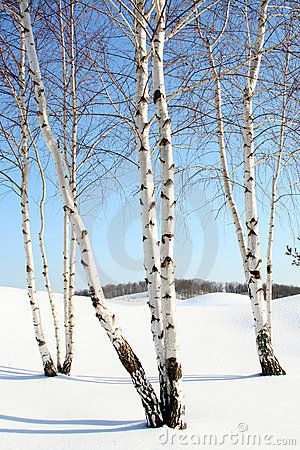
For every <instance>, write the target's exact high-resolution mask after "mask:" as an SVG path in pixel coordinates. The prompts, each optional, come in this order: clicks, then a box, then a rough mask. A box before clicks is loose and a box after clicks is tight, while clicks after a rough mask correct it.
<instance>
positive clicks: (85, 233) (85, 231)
mask: <svg viewBox="0 0 300 450" xmlns="http://www.w3.org/2000/svg"><path fill="white" fill-rule="evenodd" d="M87 234H88V231H87V230H82V233H81V239H83V238H84V237H85V236H87Z"/></svg>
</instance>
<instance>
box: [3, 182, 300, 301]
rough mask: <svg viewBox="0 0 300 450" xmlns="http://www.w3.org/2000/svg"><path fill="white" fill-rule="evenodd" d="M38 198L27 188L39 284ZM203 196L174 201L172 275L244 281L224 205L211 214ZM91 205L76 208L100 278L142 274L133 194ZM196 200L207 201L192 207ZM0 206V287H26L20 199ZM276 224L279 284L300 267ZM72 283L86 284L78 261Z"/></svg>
mask: <svg viewBox="0 0 300 450" xmlns="http://www.w3.org/2000/svg"><path fill="white" fill-rule="evenodd" d="M134 176H135V174H134V173H133V177H134ZM136 176H137V174H136ZM130 182H131V181H130ZM34 184H36V183H34ZM129 184H130V183H129ZM51 194H52V193H51V192H50V194H49V198H48V201H47V204H46V208H45V215H46V231H45V243H46V248H47V256H48V260H49V268H50V274H51V278H52V283H53V288H54V290H55V291H58V292H62V264H63V260H62V205H61V201H60V198H59V197H58V196H55V197H52V198H51ZM37 197H38V196H37V193H36V187H35V186H34V187H33V192H31V196H30V205H31V219H32V235H33V241H34V251H35V262H36V269H37V270H36V272H37V287H38V288H39V289H43V278H42V276H41V271H42V269H41V259H40V254H39V248H38V239H37V236H38V231H39V214H38V208H37V204H36V200H37ZM95 197H96V198H97V195H94V196H93V198H95ZM99 198H100V195H99ZM206 200H207V199H205V198H204V194H203V192H202V190H201V188H200V187H199V188H197V187H195V188H194V189H193V191H192V193H191V194H189V195H188V196H187V207H186V209H185V210H184V211H183V210H182V208H180V207H179V208H178V210H177V230H176V240H175V252H176V276H177V277H183V278H193V277H199V278H204V279H209V280H215V281H243V273H242V268H241V261H240V255H239V252H238V248H237V243H236V240H235V235H234V229H233V226H232V223H231V220H230V217H229V215H228V214H227V213H226V210H225V209H224V210H222V211H221V213H220V214H219V215H218V218H217V219H215V212H214V211H213V209H212V207H211V206H210V203H209V202H206ZM98 203H99V202H97V201H95V200H91V199H89V198H87V199H86V201H85V203H84V205H82V206H81V209H82V213H83V216H84V220H85V222H86V225H87V227H88V229H89V230H90V234H91V237H92V242H93V246H94V251H95V254H96V258H97V263H98V268H99V271H100V273H101V280H102V283H103V284H107V283H118V282H123V281H124V282H125V281H137V280H142V279H143V278H144V273H143V264H142V245H141V230H140V217H139V203H138V198H137V196H132V197H131V198H130V196H129V199H127V200H126V201H125V200H124V199H123V198H121V197H120V195H118V194H117V193H112V194H108V198H107V200H106V203H105V205H104V206H103V207H102V208H101V207H99V205H98ZM200 203H202V204H203V203H207V205H206V206H205V207H204V208H202V209H200V210H198V211H195V210H196V209H197V207H198V205H199V204H200ZM0 208H1V219H2V220H1V221H0V232H1V236H2V239H1V242H0V251H1V260H0V261H1V262H0V285H2V286H12V287H25V286H26V279H25V270H24V267H25V261H24V250H23V241H22V233H21V225H20V219H21V217H20V206H19V199H18V198H17V196H16V195H14V194H8V195H7V196H6V197H5V198H2V200H1V202H0ZM188 210H189V211H190V212H189V211H188ZM263 218H264V216H263V215H262V216H261V225H262V232H264V234H265V231H266V222H265V221H264V220H263ZM278 222H279V223H278V226H277V229H276V239H275V245H274V280H275V281H276V282H278V283H284V284H299V268H296V267H294V266H291V264H290V263H291V261H290V259H289V258H288V257H287V256H285V254H284V253H285V246H286V244H287V243H291V244H293V232H292V230H290V228H289V225H288V222H287V220H285V218H284V217H282V216H281V217H280V219H279V220H278ZM261 237H262V233H261ZM264 240H265V239H264ZM265 249H266V246H265V245H263V243H262V251H263V254H265ZM76 287H77V289H78V288H84V287H86V284H85V279H84V274H83V271H82V269H81V267H80V264H78V266H77V283H76Z"/></svg>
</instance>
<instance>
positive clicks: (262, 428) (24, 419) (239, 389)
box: [0, 288, 300, 450]
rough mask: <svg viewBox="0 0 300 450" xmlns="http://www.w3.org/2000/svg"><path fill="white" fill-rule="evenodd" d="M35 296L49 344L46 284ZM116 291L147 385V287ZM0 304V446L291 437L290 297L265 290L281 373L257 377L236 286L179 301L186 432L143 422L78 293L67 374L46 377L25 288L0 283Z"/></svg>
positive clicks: (297, 396)
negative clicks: (142, 291) (71, 362)
mask: <svg viewBox="0 0 300 450" xmlns="http://www.w3.org/2000/svg"><path fill="white" fill-rule="evenodd" d="M57 298H58V300H59V302H60V306H62V305H61V303H62V299H61V296H57ZM39 299H40V303H41V308H42V312H43V317H44V325H45V326H44V328H45V331H46V335H47V337H48V340H49V341H50V340H51V343H52V344H53V343H54V339H53V332H52V323H51V321H50V310H49V306H48V301H47V297H46V295H45V293H40V294H39ZM125 300H126V301H123V300H122V299H120V298H118V299H112V300H111V301H109V303H110V305H111V307H112V309H114V310H115V312H116V313H117V316H118V317H119V322H120V323H121V325H122V328H123V330H124V332H125V335H126V336H127V337H128V340H129V342H130V343H131V344H132V346H133V347H134V349H135V350H136V352H137V354H138V356H139V357H140V359H141V360H142V363H143V365H144V367H145V369H146V371H147V373H148V375H149V377H150V379H151V380H153V382H154V384H155V386H156V388H157V381H156V378H155V376H156V371H155V357H154V351H153V344H152V340H151V334H150V331H149V313H148V309H147V305H146V297H145V295H143V294H138V295H134V296H133V297H132V298H130V296H129V297H128V296H127V297H126V298H125ZM0 305H1V314H0V449H1V450H11V449H13V450H17V449H18V450H19V449H24V450H32V449H35V450H41V449H49V450H50V449H51V450H54V449H70V450H71V449H72V450H73V449H74V450H77V449H87V450H92V449H114V448H116V449H143V450H146V449H164V448H170V449H172V448H173V449H177V448H178V449H179V448H195V447H196V448H197V447H200V446H203V445H204V447H205V448H214V447H220V448H226V449H227V448H228V449H230V448H231V449H232V448H238V449H240V448H244V447H245V448H266V449H268V448H270V446H273V447H275V448H276V447H277V446H278V447H279V448H280V447H285V448H287V447H288V448H300V431H299V418H300V339H299V338H300V296H294V297H289V298H285V299H280V300H275V301H274V329H275V336H274V341H275V344H276V350H277V354H278V356H279V358H280V361H281V363H282V365H283V366H284V368H285V369H286V370H287V372H288V375H287V376H286V377H272V378H269V377H267V378H265V377H260V376H258V373H259V365H258V362H257V356H256V352H255V344H254V335H253V328H252V319H251V310H250V306H249V302H248V299H247V298H246V297H244V296H240V295H234V294H209V295H204V296H201V297H197V298H194V299H192V300H186V301H180V302H179V304H178V321H179V328H180V341H181V349H182V360H183V369H184V388H185V395H186V403H187V417H188V422H189V426H188V429H187V430H186V431H185V432H174V431H170V430H169V431H168V430H167V429H165V428H164V429H159V430H149V429H146V428H145V422H144V416H143V410H142V408H141V405H140V402H139V398H138V396H137V395H136V393H135V391H134V389H133V387H132V385H131V382H130V380H129V378H128V377H127V374H126V372H125V371H124V369H123V368H122V366H121V364H120V362H119V360H118V358H117V357H116V355H115V354H114V351H113V349H112V347H111V345H110V343H109V342H108V339H107V337H106V336H105V334H104V332H103V330H102V329H101V327H100V325H99V323H98V322H97V321H96V319H95V317H94V310H93V307H92V306H91V304H90V301H89V299H87V298H76V305H75V306H76V336H75V342H76V355H75V360H74V365H73V371H72V376H70V377H65V376H59V377H57V378H54V379H46V378H45V377H44V376H43V375H41V363H40V359H39V354H38V351H37V348H36V344H35V341H34V335H33V327H32V323H31V313H30V308H29V305H28V299H27V295H26V293H25V291H23V290H21V289H20V290H18V289H12V288H0ZM60 312H61V313H62V311H60ZM52 351H53V354H54V349H53V345H52ZM295 440H296V441H297V442H296V445H292V444H295ZM259 441H260V445H257V444H258V443H259ZM209 442H210V445H209Z"/></svg>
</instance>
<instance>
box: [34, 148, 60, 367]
mask: <svg viewBox="0 0 300 450" xmlns="http://www.w3.org/2000/svg"><path fill="white" fill-rule="evenodd" d="M33 145H34V147H35V155H36V159H37V163H38V167H39V171H40V175H41V180H42V198H41V201H40V207H39V209H40V222H41V228H40V232H39V243H40V250H41V256H42V261H43V276H44V279H45V287H46V289H47V293H48V298H49V302H50V306H51V313H52V318H53V324H54V334H55V342H56V367H57V370H58V372H60V371H61V352H60V330H59V320H58V314H57V308H56V302H55V298H54V295H53V291H52V287H51V280H50V275H49V268H48V261H47V254H46V249H45V244H44V228H45V219H44V203H45V198H46V182H45V176H44V172H43V168H42V165H41V161H40V157H39V154H38V150H37V148H36V145H35V143H34V144H33Z"/></svg>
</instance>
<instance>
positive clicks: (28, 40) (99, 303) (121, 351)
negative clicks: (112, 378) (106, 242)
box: [20, 0, 162, 427]
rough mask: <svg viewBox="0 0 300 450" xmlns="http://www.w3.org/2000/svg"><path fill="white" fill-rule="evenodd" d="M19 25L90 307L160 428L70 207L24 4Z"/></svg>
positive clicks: (155, 405)
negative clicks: (86, 287) (79, 255)
mask: <svg viewBox="0 0 300 450" xmlns="http://www.w3.org/2000/svg"><path fill="white" fill-rule="evenodd" d="M20 15H21V24H22V26H23V29H24V34H25V45H26V50H27V54H28V59H29V65H30V75H31V78H32V80H33V83H34V88H35V98H36V102H37V108H38V120H39V124H40V127H41V131H42V134H43V137H44V139H45V142H46V144H47V146H48V148H49V150H50V152H51V154H52V157H53V160H54V163H55V169H56V175H57V181H58V185H59V190H60V193H61V195H62V198H63V203H64V209H65V210H66V211H67V212H68V214H69V217H70V221H71V223H72V226H73V229H74V232H75V234H76V239H77V242H78V245H79V249H80V254H81V264H82V266H83V268H84V270H85V275H86V279H87V283H88V285H89V288H90V294H91V300H92V304H93V306H94V308H95V313H96V317H97V318H98V320H99V322H100V323H101V325H102V326H103V328H104V329H105V331H106V333H107V336H108V337H109V339H110V341H111V343H112V345H113V346H114V348H115V350H116V352H117V354H118V356H119V358H120V361H121V362H122V364H123V366H124V368H125V369H126V370H127V372H128V373H129V375H130V376H131V379H132V382H133V384H134V387H135V388H136V391H137V392H138V394H139V396H140V399H141V402H142V404H143V407H144V410H145V415H146V420H147V424H148V426H149V427H158V426H161V425H162V416H161V411H160V405H159V401H158V399H157V397H156V394H155V392H154V390H153V387H152V386H151V384H150V382H149V381H148V380H147V378H146V375H145V372H144V369H143V367H142V365H141V363H140V361H139V359H138V358H137V356H136V355H135V353H134V352H133V350H132V348H131V347H130V345H129V344H128V342H127V341H126V340H125V339H124V337H123V335H122V332H121V329H120V328H119V326H118V325H117V323H116V317H115V315H114V314H113V313H112V312H111V311H110V310H109V309H108V307H107V305H106V303H105V299H104V295H103V290H102V286H101V283H100V280H99V277H98V272H97V268H96V261H95V257H94V254H93V250H92V246H91V242H90V239H89V234H88V231H87V230H86V228H85V225H84V223H83V221H82V218H81V216H80V215H79V212H78V209H77V207H76V205H75V203H74V200H73V197H72V195H71V193H70V189H69V181H68V177H67V176H66V173H65V170H64V164H63V158H62V155H61V152H60V149H59V147H58V143H57V141H56V139H55V138H54V135H53V133H52V129H51V127H50V124H49V118H48V114H47V101H46V96H45V90H44V86H43V82H42V79H41V73H40V67H39V62H38V59H37V54H36V49H35V42H34V37H33V32H32V26H31V20H30V14H29V7H28V1H27V0H21V1H20Z"/></svg>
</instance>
